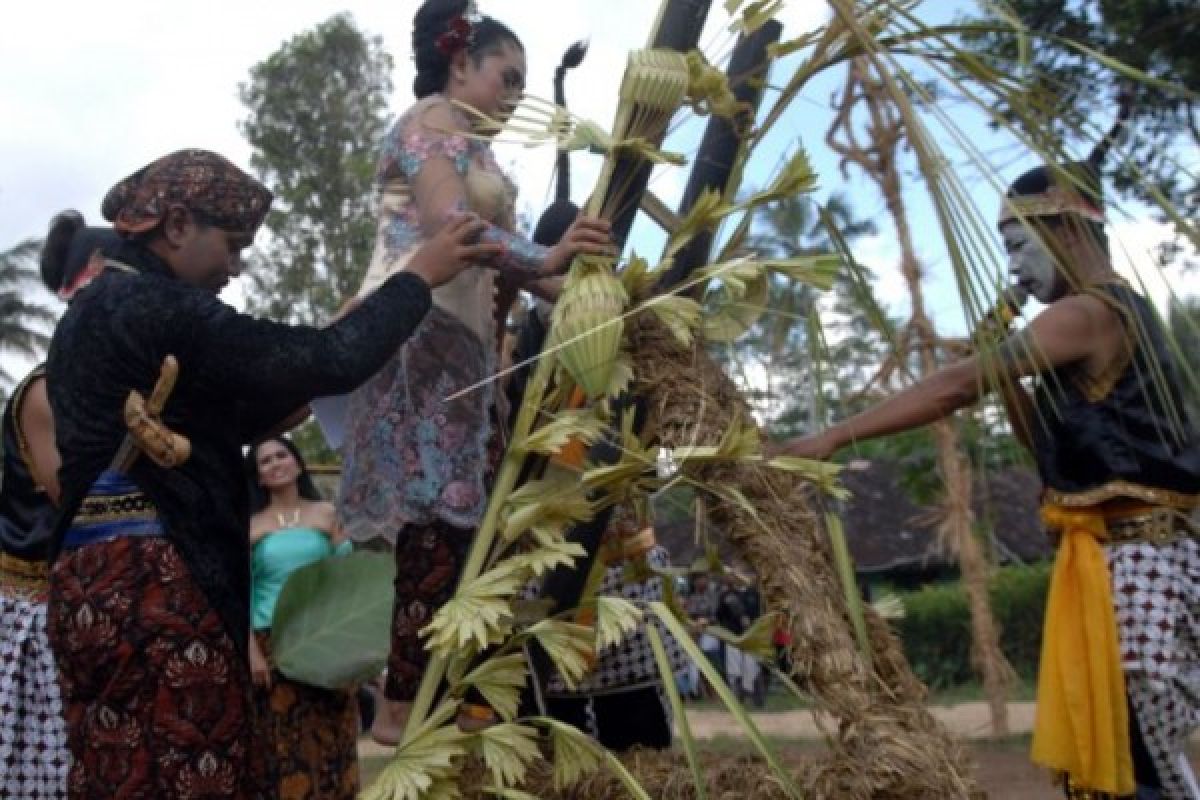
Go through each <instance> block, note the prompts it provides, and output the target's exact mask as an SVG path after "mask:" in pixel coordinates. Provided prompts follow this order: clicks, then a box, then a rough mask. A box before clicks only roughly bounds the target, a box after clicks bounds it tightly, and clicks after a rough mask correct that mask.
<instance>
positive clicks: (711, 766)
mask: <svg viewBox="0 0 1200 800" xmlns="http://www.w3.org/2000/svg"><path fill="white" fill-rule="evenodd" d="M620 758H621V762H622V763H623V764H624V765H625V767H626V769H628V770H629V771H630V772H631V773H632V774H633V775H634V776H635V777H636V778H637V779H638V782H639V783H640V784H641V785H642V788H643V789H645V790H646V794H648V795H649V796H650V797H653V798H655V800H697V798H698V797H699V796H700V795H699V794H698V793H697V791H696V786H695V781H694V780H693V779H692V772H691V770H690V769H689V768H688V765H687V761H686V759H684V757H683V754H682V753H680V752H678V751H665V752H660V751H657V750H640V749H637V750H632V751H630V752H628V753H625V754H623V755H622V756H621V757H620ZM704 773H705V782H706V788H707V790H708V791H707V797H708V800H787V798H788V795H787V793H786V792H785V791H784V790H783V789H782V788H781V787H780V786H779V784H778V783H777V782H776V781H775V780H774V779H773V778H772V777H771V776H770V775H766V774H763V768H762V764H761V762H759V761H757V760H756V759H754V758H752V757H749V756H744V755H724V754H722V755H715V754H705V757H704ZM526 778H527V780H526V781H525V783H524V784H523V785H522V787H521V789H522V791H525V792H528V793H530V794H531V795H533V796H534V797H539V798H542V800H629V790H628V789H626V788H625V786H624V784H622V783H621V781H620V780H619V779H618V778H617V777H616V776H615V775H613V773H612V772H610V771H608V770H605V769H601V770H599V771H598V772H593V773H591V774H590V775H588V776H586V777H584V778H582V779H581V780H580V781H579V782H578V783H576V784H575V785H573V786H570V787H568V788H565V789H556V788H554V781H553V780H552V776H551V770H550V763H549V760H548V759H546V760H542V761H538V762H534V764H532V765H531V767H530V770H529V772H528V773H527V775H526ZM489 783H490V773H488V772H487V771H486V770H484V769H483V768H482V765H481V764H480V763H479V762H478V761H474V762H473V763H468V764H467V765H466V768H465V769H464V770H463V779H462V780H461V781H460V783H459V786H460V787H461V788H462V792H463V797H464V798H466V800H485V798H487V800H491V798H493V797H494V795H491V794H487V793H485V792H484V791H483V789H482V787H483V786H486V785H488V784H489ZM801 785H803V783H802V784H801Z"/></svg>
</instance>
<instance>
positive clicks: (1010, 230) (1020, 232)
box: [1000, 222, 1062, 303]
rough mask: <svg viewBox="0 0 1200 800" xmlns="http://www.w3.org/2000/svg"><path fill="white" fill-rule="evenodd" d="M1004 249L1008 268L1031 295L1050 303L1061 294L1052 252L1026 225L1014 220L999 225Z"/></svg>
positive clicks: (1060, 285) (1060, 284)
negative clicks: (1001, 225)
mask: <svg viewBox="0 0 1200 800" xmlns="http://www.w3.org/2000/svg"><path fill="white" fill-rule="evenodd" d="M1000 233H1001V235H1002V236H1003V237H1004V250H1005V252H1006V253H1008V271H1009V273H1010V274H1011V275H1012V276H1013V278H1014V279H1015V280H1016V282H1017V283H1018V284H1019V285H1020V286H1023V287H1024V288H1025V289H1026V290H1027V291H1028V292H1029V293H1030V294H1031V295H1033V296H1034V297H1036V298H1037V299H1038V300H1039V301H1040V302H1042V303H1053V302H1054V301H1055V300H1057V299H1058V298H1059V296H1060V295H1061V294H1062V282H1061V280H1060V279H1059V274H1058V270H1057V269H1056V268H1055V266H1054V256H1053V255H1051V253H1050V251H1049V250H1047V249H1046V246H1045V245H1044V244H1042V242H1041V241H1040V240H1039V239H1038V237H1037V236H1035V235H1034V234H1033V233H1032V232H1030V231H1029V229H1027V228H1025V227H1024V226H1023V225H1021V224H1020V223H1017V222H1008V223H1005V225H1004V227H1002V228H1001V229H1000Z"/></svg>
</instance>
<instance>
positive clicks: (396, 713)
mask: <svg viewBox="0 0 1200 800" xmlns="http://www.w3.org/2000/svg"><path fill="white" fill-rule="evenodd" d="M411 712H412V703H398V702H396V701H395V700H385V701H384V702H383V703H382V704H381V705H380V706H379V709H378V710H377V711H376V713H375V722H374V723H373V724H372V725H371V738H372V739H374V740H375V741H376V742H378V743H379V744H382V745H386V746H388V747H395V746H396V745H398V744H400V737H401V736H403V735H404V726H405V724H406V723H407V722H408V715H409V714H410V713H411Z"/></svg>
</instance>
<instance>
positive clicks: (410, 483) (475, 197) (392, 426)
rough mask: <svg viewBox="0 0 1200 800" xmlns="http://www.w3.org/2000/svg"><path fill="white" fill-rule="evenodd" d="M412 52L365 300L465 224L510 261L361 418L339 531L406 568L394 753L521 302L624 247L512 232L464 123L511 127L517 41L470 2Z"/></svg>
mask: <svg viewBox="0 0 1200 800" xmlns="http://www.w3.org/2000/svg"><path fill="white" fill-rule="evenodd" d="M412 44H413V57H414V60H415V63H416V78H415V80H414V83H413V93H414V94H415V95H416V98H417V102H416V103H415V104H414V105H413V106H411V107H410V108H409V109H408V110H407V111H405V112H404V113H403V114H401V115H400V118H399V119H398V120H397V122H396V124H395V125H394V127H393V128H392V131H391V133H390V134H389V135H388V137H387V138H386V140H385V141H384V143H383V147H382V152H381V154H380V160H379V166H378V171H377V181H378V185H379V189H380V200H379V215H378V216H379V223H378V233H377V237H376V242H375V249H374V253H373V255H372V259H371V264H370V266H369V267H368V269H367V274H366V277H365V279H364V281H363V285H362V287H361V289H360V292H359V295H360V296H364V297H365V296H369V295H371V294H372V293H373V292H374V291H375V290H376V288H375V287H377V286H378V285H379V284H380V283H381V282H382V281H383V280H385V279H386V278H387V276H389V275H393V274H397V273H402V272H403V271H405V270H407V269H408V264H409V263H410V261H409V260H410V258H411V256H412V254H413V252H414V251H415V250H416V248H417V247H418V246H419V245H420V244H421V242H423V241H425V240H426V239H427V238H428V237H429V236H430V235H432V234H433V233H435V232H436V231H437V230H438V229H439V228H440V227H441V226H442V225H444V224H445V220H446V219H447V217H448V215H451V214H453V213H456V212H458V211H461V210H465V209H469V210H471V211H474V212H476V213H478V214H479V216H480V217H482V218H483V219H484V220H486V221H487V223H488V224H487V226H486V227H485V229H484V230H483V232H482V234H481V239H482V241H485V242H491V243H495V244H496V245H498V247H499V248H500V251H499V252H498V253H497V254H495V255H493V256H491V257H489V258H487V259H481V260H480V261H479V262H478V263H477V264H476V265H474V266H473V267H472V268H471V269H467V270H465V271H463V273H462V274H461V275H459V276H458V277H457V278H456V279H455V280H454V281H451V282H450V283H448V284H447V285H446V286H445V287H443V288H441V289H439V290H438V291H436V292H434V295H433V304H434V308H433V309H432V310H431V312H430V313H429V316H428V317H427V318H426V319H425V320H424V321H423V323H422V324H421V326H420V328H418V330H417V331H416V332H415V334H414V335H413V338H412V339H411V340H410V341H409V342H408V343H407V344H406V345H405V346H404V347H403V348H400V349H398V350H397V351H396V353H395V354H394V355H393V357H392V358H391V359H390V360H389V361H388V362H387V364H386V365H385V366H384V367H383V369H381V370H380V371H379V372H378V373H377V374H376V375H375V376H374V377H373V378H372V379H371V380H370V381H369V382H367V384H366V385H364V386H363V387H362V388H361V389H360V390H358V391H357V392H355V393H354V395H353V396H352V397H351V398H350V401H349V404H348V415H347V416H348V419H349V420H350V425H349V428H348V430H347V432H346V441H345V443H344V446H343V451H342V455H343V470H342V483H341V489H340V491H339V493H338V518H339V522H340V523H341V525H342V527H343V528H344V529H345V531H346V533H347V535H348V536H349V537H350V538H351V539H353V540H354V541H356V542H371V541H374V540H381V539H382V540H386V541H388V542H390V543H393V544H394V547H395V555H396V604H395V611H394V614H393V625H392V641H391V655H390V658H389V660H388V665H387V678H386V683H385V695H386V697H387V699H388V702H387V703H385V704H384V706H383V707H382V708H381V709H380V710H379V712H378V714H377V715H376V720H375V725H374V726H373V727H372V735H373V736H374V737H375V738H376V739H377V740H378V741H379V742H381V743H385V744H395V743H396V742H397V741H398V740H399V737H400V735H401V733H402V731H403V726H404V722H405V721H406V720H407V717H408V713H409V710H410V708H411V704H412V701H413V700H414V698H415V696H416V693H417V687H418V686H419V684H420V682H421V678H422V675H423V673H424V671H425V667H426V665H427V663H428V660H429V655H428V653H427V651H426V650H425V648H424V642H423V641H422V639H421V637H420V631H421V630H422V629H423V628H424V627H425V626H426V625H428V624H429V622H430V620H431V619H432V617H433V615H434V613H435V612H436V611H437V610H438V608H440V607H441V606H442V605H443V604H444V603H445V602H446V601H447V600H449V599H450V597H451V596H452V595H453V592H454V590H455V588H456V586H457V583H458V578H459V575H460V573H461V571H462V566H463V563H464V561H465V559H466V554H467V551H468V549H469V548H470V545H471V542H472V540H473V538H474V533H475V530H476V528H477V526H478V524H479V522H480V520H481V519H482V517H483V512H484V509H485V506H486V503H487V497H488V483H489V479H490V475H491V473H492V470H493V468H494V465H495V463H496V462H497V461H498V459H499V457H500V454H501V453H502V451H503V447H504V439H503V434H502V430H503V420H504V416H505V415H504V411H503V408H501V407H500V406H501V400H500V393H499V392H498V391H497V387H496V385H495V381H494V380H493V376H494V375H495V374H496V372H497V363H498V359H499V350H500V342H499V341H498V336H497V332H498V330H500V329H502V328H503V323H504V318H505V317H506V316H507V314H508V306H507V299H509V298H511V297H512V296H513V293H512V292H511V291H509V290H510V289H511V288H512V287H517V288H522V289H526V290H529V291H531V292H533V293H536V294H541V295H545V296H548V297H551V298H552V297H553V294H554V285H555V282H554V281H553V280H552V279H553V278H554V276H557V275H559V274H560V273H562V272H564V271H565V270H566V269H567V267H568V266H569V265H570V263H571V261H572V259H573V258H574V256H575V255H576V254H578V253H603V252H607V251H608V250H609V249H610V247H611V245H610V237H609V233H608V227H609V226H608V223H606V222H603V221H600V220H596V219H589V218H585V217H579V218H577V219H575V220H574V222H573V223H572V224H571V225H570V227H569V228H568V230H567V232H566V234H565V235H564V236H563V238H562V240H561V241H560V242H559V243H558V244H556V245H555V246H553V247H542V246H540V245H537V244H534V243H533V242H531V241H529V240H528V239H526V238H524V237H522V236H519V235H517V234H516V233H514V232H513V231H514V228H515V221H516V214H515V196H516V188H515V186H514V185H513V183H512V182H511V181H510V180H509V179H508V178H507V177H506V176H505V175H504V173H503V172H502V171H501V170H500V167H499V165H498V164H497V163H496V159H495V157H494V155H493V154H492V150H491V145H490V143H489V141H488V137H489V136H490V135H492V134H494V133H495V131H494V130H491V129H489V128H488V127H486V126H484V125H482V124H481V123H480V122H479V120H478V119H476V118H474V117H472V115H471V114H470V113H468V112H467V111H465V110H464V106H465V107H470V108H472V109H475V110H477V111H479V112H482V113H483V114H486V115H488V116H489V117H492V118H504V117H506V116H507V115H508V114H510V113H511V112H512V111H513V110H514V109H515V107H516V104H517V102H518V101H519V100H520V97H521V94H522V92H523V91H524V88H525V51H524V48H523V47H522V45H521V42H520V41H519V40H518V39H517V37H516V36H515V35H514V34H513V32H512V31H511V30H509V29H508V27H506V26H505V25H504V24H503V23H501V22H499V21H497V20H495V19H493V18H491V17H486V16H479V15H477V14H475V13H473V11H472V10H471V7H470V4H469V3H468V2H467V0H426V2H424V3H422V4H421V6H420V8H419V9H418V10H417V13H416V15H415V17H414V19H413V34H412ZM498 295H500V296H501V297H502V298H504V299H505V302H497V296H498ZM464 711H465V709H464ZM469 719H470V717H469V715H467V714H465V713H464V715H460V724H461V725H464V726H467V725H471V724H473V723H471V722H470V721H469Z"/></svg>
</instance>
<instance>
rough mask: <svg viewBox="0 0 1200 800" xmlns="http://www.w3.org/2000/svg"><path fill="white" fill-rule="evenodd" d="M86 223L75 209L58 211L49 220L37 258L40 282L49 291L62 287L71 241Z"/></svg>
mask: <svg viewBox="0 0 1200 800" xmlns="http://www.w3.org/2000/svg"><path fill="white" fill-rule="evenodd" d="M86 225H87V223H86V222H84V219H83V214H80V213H79V212H78V211H75V210H68V211H62V212H59V213H58V214H55V215H54V219H52V220H50V230H49V231H48V232H47V233H46V241H45V243H44V244H43V245H42V253H41V256H40V258H39V260H38V266H39V268H40V270H41V273H42V282H43V283H45V284H46V288H47V289H49V290H50V291H52V292H57V291H58V290H59V289H61V288H62V286H63V282H64V280H65V278H66V274H67V258H68V256H69V255H70V252H71V243H72V242H73V241H74V239H75V234H76V233H78V232H79V231H81V230H83V229H84V227H86Z"/></svg>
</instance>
